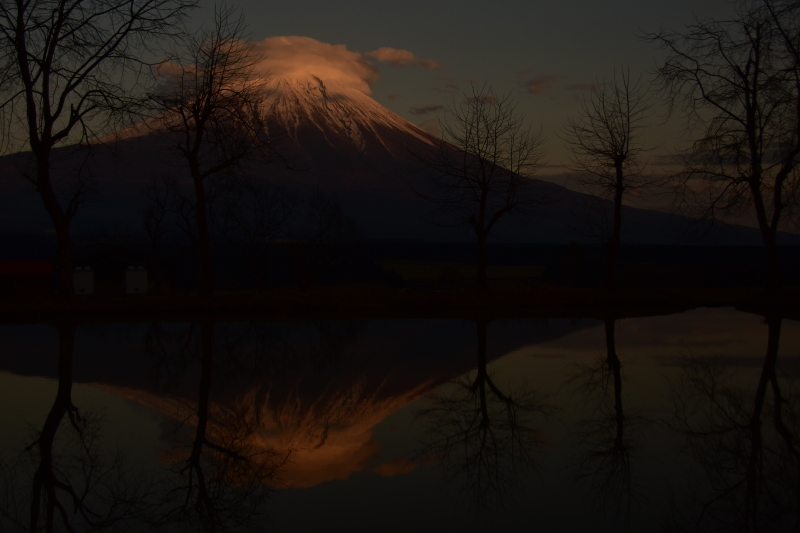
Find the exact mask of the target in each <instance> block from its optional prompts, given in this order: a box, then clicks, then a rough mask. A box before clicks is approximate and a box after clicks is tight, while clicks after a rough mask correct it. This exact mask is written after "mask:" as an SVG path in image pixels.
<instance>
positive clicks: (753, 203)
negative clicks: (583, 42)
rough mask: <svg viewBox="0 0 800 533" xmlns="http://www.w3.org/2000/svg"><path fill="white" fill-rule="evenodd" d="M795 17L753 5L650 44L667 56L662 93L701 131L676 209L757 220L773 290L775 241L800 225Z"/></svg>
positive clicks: (783, 1)
mask: <svg viewBox="0 0 800 533" xmlns="http://www.w3.org/2000/svg"><path fill="white" fill-rule="evenodd" d="M798 14H800V4H798V3H797V2H793V1H788V0H749V1H747V2H743V3H742V4H740V5H739V6H738V7H737V13H736V16H735V18H733V19H732V20H726V21H718V20H710V21H697V22H695V23H694V24H692V25H690V26H688V27H687V28H686V30H685V31H684V32H681V33H672V32H660V33H658V34H653V35H649V36H648V38H649V39H650V40H651V41H653V42H655V43H657V44H659V45H660V46H661V48H663V49H664V50H666V52H667V57H666V60H665V61H664V63H663V64H662V65H661V67H660V68H659V70H658V76H659V81H660V84H661V88H662V90H663V92H664V94H665V95H666V96H667V97H668V98H669V101H670V103H671V106H673V107H674V106H677V107H680V108H681V109H683V111H685V113H686V115H687V116H688V118H689V125H690V127H691V128H693V129H695V130H697V131H698V132H699V138H698V139H697V140H696V141H695V142H694V143H693V145H692V146H691V147H690V148H689V149H688V150H687V151H686V152H685V153H684V154H683V162H684V170H683V171H682V172H681V173H680V174H678V175H677V176H675V177H674V184H675V186H676V190H677V191H678V192H679V196H678V199H679V202H681V204H682V205H684V206H686V207H688V208H690V209H691V210H693V211H694V212H695V213H697V214H700V215H703V216H706V217H709V218H713V217H718V216H723V217H724V216H727V215H733V216H739V215H742V214H744V213H754V214H755V218H756V220H757V223H758V228H759V229H760V230H761V236H762V239H763V242H764V246H765V251H766V257H767V261H768V265H769V285H770V286H771V287H773V288H775V287H778V286H779V285H780V266H779V262H778V255H777V246H776V237H777V232H778V231H779V230H780V229H782V228H784V227H786V225H787V224H788V223H789V222H794V223H796V222H797V220H796V214H797V206H798V199H800V196H798V192H800V179H799V178H800V177H799V176H798V172H797V162H798V155H800V24H799V23H798Z"/></svg>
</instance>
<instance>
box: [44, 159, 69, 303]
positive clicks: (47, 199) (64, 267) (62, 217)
mask: <svg viewBox="0 0 800 533" xmlns="http://www.w3.org/2000/svg"><path fill="white" fill-rule="evenodd" d="M36 159H37V160H36V166H37V169H36V189H37V190H38V192H39V195H40V196H41V197H42V201H43V202H44V207H45V209H46V210H47V214H48V215H50V220H51V221H52V222H53V229H54V230H55V233H56V242H57V248H56V262H57V265H58V278H57V285H56V295H57V296H58V298H59V299H61V300H66V301H68V300H70V299H71V298H72V296H73V295H74V288H73V285H72V238H71V236H70V232H69V223H70V218H69V217H68V216H67V214H66V213H65V212H64V209H63V208H62V207H61V204H60V203H59V201H58V198H57V197H56V194H55V191H54V190H53V185H52V182H51V181H50V159H49V157H48V156H47V155H39V156H37V158H36Z"/></svg>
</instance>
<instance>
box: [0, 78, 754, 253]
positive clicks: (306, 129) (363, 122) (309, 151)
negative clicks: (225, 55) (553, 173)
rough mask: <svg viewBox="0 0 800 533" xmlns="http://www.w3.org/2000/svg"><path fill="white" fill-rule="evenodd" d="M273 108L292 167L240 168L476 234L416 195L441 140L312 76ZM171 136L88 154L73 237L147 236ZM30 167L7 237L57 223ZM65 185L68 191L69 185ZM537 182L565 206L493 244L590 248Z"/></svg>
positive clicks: (8, 207) (136, 137) (662, 220)
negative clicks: (581, 244) (423, 157)
mask: <svg viewBox="0 0 800 533" xmlns="http://www.w3.org/2000/svg"><path fill="white" fill-rule="evenodd" d="M269 106H270V108H269V111H270V116H271V121H270V125H269V128H270V136H271V137H272V138H273V139H275V142H274V149H275V150H276V151H277V152H278V153H279V154H280V155H281V158H282V159H283V160H285V161H286V163H287V164H286V165H284V164H280V163H274V164H271V165H265V164H263V163H250V164H248V165H246V166H245V167H243V168H242V169H240V172H242V173H247V174H250V175H253V176H256V177H258V178H262V179H266V180H271V181H280V182H285V183H288V184H289V186H290V187H292V188H295V189H297V190H298V191H299V192H300V193H301V194H307V193H308V192H309V191H310V190H311V188H317V189H321V190H323V191H326V192H328V193H330V194H333V195H336V196H337V197H338V198H339V199H340V201H341V203H342V205H343V207H344V210H345V212H346V213H347V214H348V215H350V216H352V217H354V218H356V219H357V220H358V221H359V223H360V225H361V227H362V230H363V233H364V235H365V236H366V237H367V238H404V239H420V240H426V241H461V240H471V239H472V238H473V236H472V235H471V234H470V233H469V231H462V230H456V231H454V230H453V229H448V228H446V227H443V226H445V225H446V224H444V225H437V224H436V223H434V221H433V220H432V219H431V218H430V216H429V212H430V206H429V205H428V204H427V203H426V202H425V201H423V200H422V199H421V198H420V197H419V195H418V194H416V191H419V190H421V189H423V188H424V187H425V184H426V180H425V175H424V173H425V169H424V166H422V165H421V164H420V163H419V159H418V158H416V157H414V155H415V154H417V155H420V154H424V153H426V151H428V150H433V149H435V146H436V139H435V138H434V137H432V136H431V135H430V134H428V133H426V132H425V131H423V130H421V129H420V128H418V127H417V126H415V125H413V124H411V123H409V122H408V121H406V120H405V119H403V118H401V117H399V116H397V115H395V114H394V113H392V112H391V111H389V110H387V109H386V108H384V107H383V106H381V105H380V104H378V103H377V102H376V101H375V100H373V99H372V98H370V97H369V96H368V95H366V94H364V93H363V92H361V91H359V90H357V89H354V88H351V87H347V86H344V85H341V84H338V83H336V82H326V81H324V80H322V79H320V78H319V77H316V76H313V75H309V74H307V75H303V76H298V77H294V78H290V79H280V80H276V84H275V87H274V92H273V94H272V95H271V98H270V100H269ZM165 135H166V134H165V133H162V132H159V131H157V129H155V128H153V127H152V122H151V123H150V124H146V123H143V124H139V125H136V126H132V127H131V128H128V129H126V130H125V131H123V132H120V135H119V136H118V137H117V138H115V139H111V138H107V139H105V141H106V142H105V143H104V144H96V145H93V146H92V147H91V149H92V150H93V154H92V158H91V160H90V161H91V163H90V165H89V168H88V170H89V171H90V172H91V174H92V175H93V176H94V178H95V183H96V184H97V188H96V189H97V192H96V194H94V195H93V196H91V197H89V198H88V200H89V201H88V202H87V203H86V204H85V205H82V206H81V209H80V211H79V214H78V217H77V218H76V220H75V222H74V226H73V227H74V229H75V230H76V231H78V232H82V231H97V230H100V229H103V230H106V231H110V232H113V231H117V230H125V231H133V232H140V231H141V228H142V223H141V220H142V213H143V211H144V210H145V209H146V207H147V205H146V199H145V197H144V194H143V190H144V186H145V184H146V183H147V182H148V180H150V179H152V177H153V176H157V175H160V174H170V175H173V176H176V177H178V178H179V179H182V180H184V181H187V180H188V178H187V175H186V171H185V168H184V166H183V161H182V160H181V159H180V158H179V157H178V156H177V154H176V153H175V152H174V151H173V150H170V149H169V146H170V143H169V139H168V138H166V137H165ZM69 152H70V149H69V148H67V149H62V150H60V151H59V153H58V154H57V155H58V156H59V157H58V158H57V159H59V158H60V159H59V166H58V167H57V168H56V174H60V175H61V176H62V177H66V176H69V175H70V172H71V171H72V169H73V168H74V167H75V166H76V164H77V162H78V160H79V159H78V157H77V156H75V155H70V153H69ZM29 165H30V159H29V156H28V155H27V154H16V155H14V156H7V157H4V158H0V189H2V191H3V194H2V197H0V231H23V232H33V233H38V232H41V231H47V229H48V228H49V227H50V226H51V225H50V223H49V220H48V219H47V216H46V213H45V211H44V208H43V207H42V206H41V200H40V199H39V198H38V195H36V194H35V192H34V191H33V190H32V188H31V187H30V185H29V184H28V183H27V182H26V181H24V180H23V179H22V178H21V171H22V170H24V169H25V168H26V167H27V166H29ZM61 181H62V183H64V184H65V185H64V187H63V188H64V192H65V193H68V191H69V187H70V182H69V180H61ZM539 183H540V184H541V185H540V186H542V187H550V188H552V189H553V190H555V191H556V197H557V198H556V199H557V201H556V202H554V203H553V204H551V205H549V206H547V207H546V208H542V209H541V210H540V212H539V214H538V216H536V217H533V218H528V219H523V218H517V217H515V216H507V217H505V218H504V219H503V220H502V221H501V223H500V224H499V225H498V226H497V228H496V229H494V230H493V233H492V235H491V238H492V239H493V240H495V241H499V242H569V241H573V240H577V241H581V240H586V239H585V237H584V236H583V234H584V233H586V232H585V231H582V230H581V228H579V227H577V228H576V226H580V225H581V224H583V223H584V222H582V219H583V218H585V217H583V215H582V212H583V210H584V209H585V205H586V201H587V198H588V197H587V195H584V194H581V193H577V192H574V191H570V190H567V189H565V188H563V187H558V186H554V185H551V184H545V183H544V182H539ZM606 205H609V204H606ZM512 215H513V214H512ZM623 217H624V220H623V227H624V231H625V234H624V235H623V241H624V242H626V243H653V244H676V243H686V242H687V236H686V235H685V234H684V228H685V227H686V226H688V223H689V222H690V221H689V220H688V219H685V218H683V217H676V216H673V215H669V214H665V213H658V212H651V211H645V210H639V209H633V208H625V210H624V213H623ZM438 222H441V221H438ZM728 230H729V231H728V232H727V233H726V234H724V235H722V237H719V236H718V237H717V241H716V242H720V243H725V244H760V242H761V241H760V236H759V234H758V232H757V231H756V230H755V229H753V228H742V227H735V226H730V227H728ZM688 242H697V241H691V240H689V241H688ZM705 242H709V238H708V237H706V238H705Z"/></svg>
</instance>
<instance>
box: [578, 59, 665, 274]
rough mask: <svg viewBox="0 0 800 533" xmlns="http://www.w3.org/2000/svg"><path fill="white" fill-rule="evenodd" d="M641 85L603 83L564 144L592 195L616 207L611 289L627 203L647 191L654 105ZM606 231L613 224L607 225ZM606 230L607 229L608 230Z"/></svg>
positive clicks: (626, 75) (617, 79) (621, 79)
mask: <svg viewBox="0 0 800 533" xmlns="http://www.w3.org/2000/svg"><path fill="white" fill-rule="evenodd" d="M646 95H647V91H646V89H645V88H644V87H643V86H642V85H641V80H638V79H637V80H631V76H630V72H628V71H622V72H621V73H620V74H619V76H618V75H617V73H616V72H614V77H613V78H612V80H611V81H605V80H602V81H598V83H596V84H595V85H594V86H593V88H592V92H591V95H590V96H589V97H588V98H584V100H583V102H582V103H581V109H580V112H579V113H578V116H576V117H572V118H570V119H569V120H568V122H567V125H566V128H565V131H564V140H566V142H567V144H568V146H569V147H570V150H571V151H572V158H571V161H570V163H571V165H570V166H571V169H572V170H573V171H574V172H577V173H578V182H579V183H580V184H581V185H582V186H583V187H584V188H586V189H587V190H588V191H589V192H592V193H597V194H598V195H599V196H601V197H603V198H607V199H611V200H612V201H613V206H614V212H613V218H612V219H611V221H610V222H611V227H610V228H607V229H608V230H609V231H607V232H603V233H605V234H606V238H607V244H608V256H607V260H606V277H605V285H606V287H608V288H612V287H614V286H615V284H616V281H617V280H616V268H615V266H616V256H617V251H618V250H619V247H620V243H621V234H622V200H623V197H624V196H625V195H626V194H630V193H632V192H634V191H635V190H637V189H639V188H641V187H642V186H644V185H646V184H647V183H646V181H645V180H643V179H642V174H641V170H642V163H641V161H640V156H641V154H642V152H643V151H645V148H644V146H643V145H642V139H641V130H642V128H644V127H645V126H646V124H645V121H646V119H647V114H648V110H649V109H650V103H649V101H648V99H647V96H646ZM601 220H602V222H601V224H602V225H603V226H605V222H607V220H606V219H605V217H604V219H601ZM603 229H606V228H603Z"/></svg>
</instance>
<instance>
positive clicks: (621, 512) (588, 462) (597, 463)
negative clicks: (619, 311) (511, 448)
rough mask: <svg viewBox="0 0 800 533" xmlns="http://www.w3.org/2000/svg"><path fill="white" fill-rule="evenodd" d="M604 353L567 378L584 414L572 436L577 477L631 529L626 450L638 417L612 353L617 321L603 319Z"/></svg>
mask: <svg viewBox="0 0 800 533" xmlns="http://www.w3.org/2000/svg"><path fill="white" fill-rule="evenodd" d="M603 324H604V329H605V344H606V350H605V355H604V356H602V357H601V358H600V359H599V361H597V363H596V364H593V365H589V366H587V367H585V368H582V369H581V370H579V372H578V373H577V374H576V375H575V376H574V377H573V378H572V379H571V383H572V384H573V385H575V386H576V387H577V389H578V395H579V398H580V401H581V402H582V404H583V406H584V408H585V409H587V416H586V417H585V418H584V419H583V420H580V421H579V422H578V427H579V429H578V431H577V432H576V433H575V435H574V436H575V437H576V440H577V441H578V442H580V446H581V454H580V456H579V460H578V462H577V477H578V479H586V480H588V481H589V489H590V490H591V492H592V493H593V494H594V495H595V496H596V497H597V499H598V500H599V503H600V505H601V508H602V509H603V510H608V509H613V510H614V513H615V514H616V516H617V518H622V519H623V520H624V523H625V528H626V529H630V519H631V516H630V515H631V509H632V505H633V501H632V500H633V498H634V496H635V495H634V494H633V492H634V491H632V486H633V483H632V471H631V450H633V449H635V448H636V445H637V435H638V430H639V429H640V428H639V426H640V425H641V422H643V420H642V419H641V418H640V417H638V416H630V414H628V413H626V410H625V409H623V403H622V363H621V362H620V359H619V356H618V355H617V345H616V332H615V329H616V319H614V318H610V317H609V318H606V319H605V320H604V321H603Z"/></svg>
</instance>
